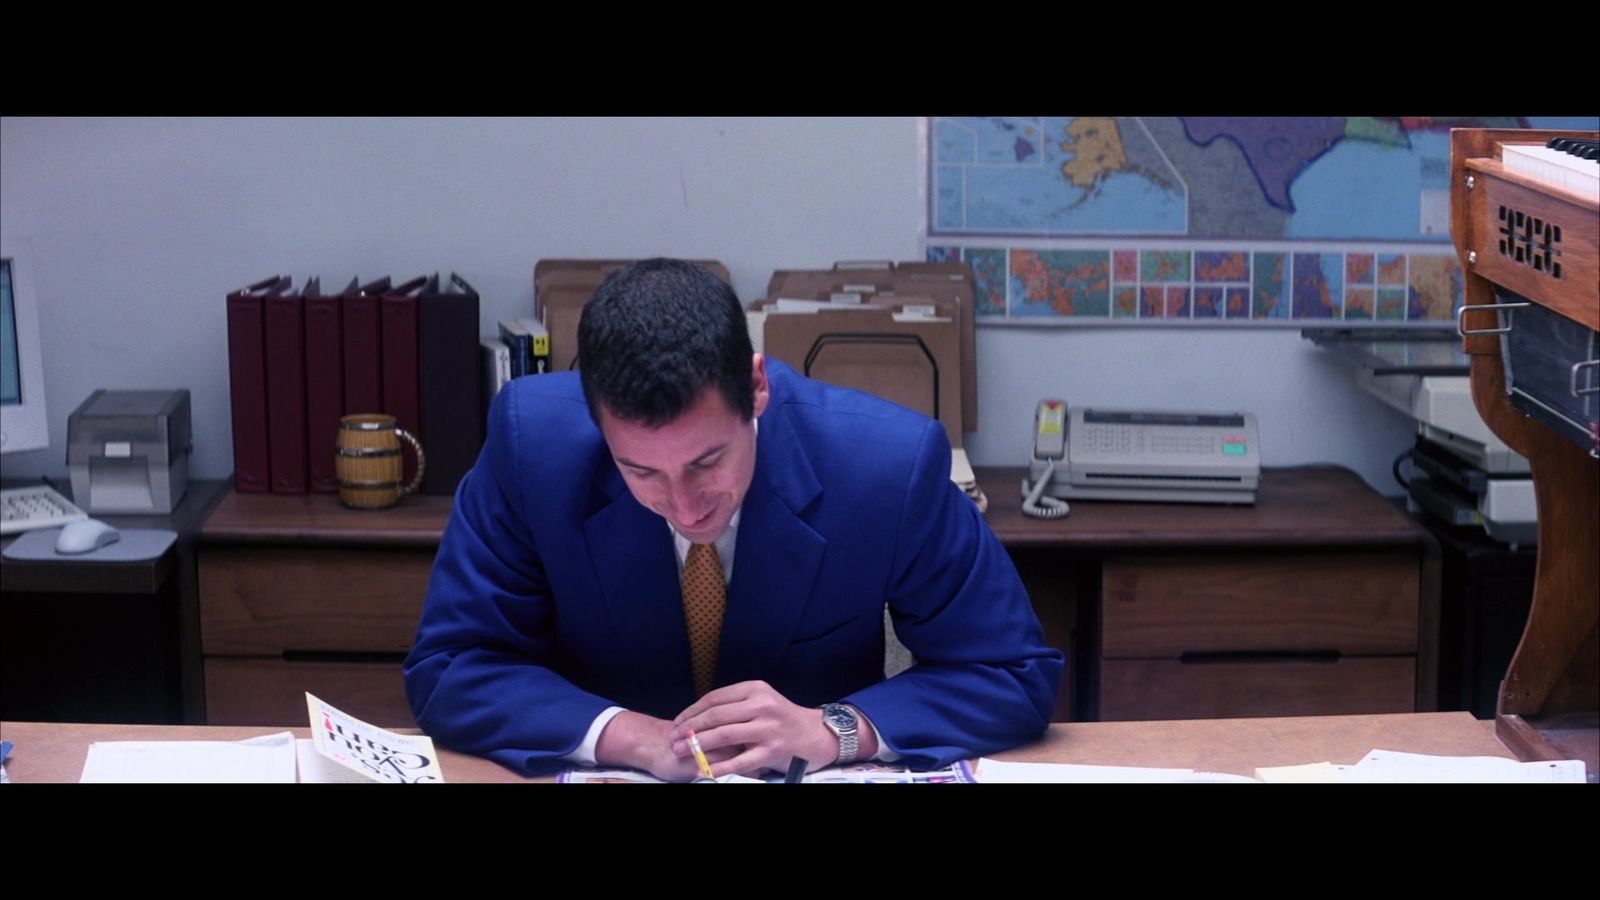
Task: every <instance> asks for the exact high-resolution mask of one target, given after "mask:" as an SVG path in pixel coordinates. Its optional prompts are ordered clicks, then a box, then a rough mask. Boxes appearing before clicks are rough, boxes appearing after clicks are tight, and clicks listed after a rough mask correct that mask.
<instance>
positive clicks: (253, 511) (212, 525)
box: [200, 494, 450, 726]
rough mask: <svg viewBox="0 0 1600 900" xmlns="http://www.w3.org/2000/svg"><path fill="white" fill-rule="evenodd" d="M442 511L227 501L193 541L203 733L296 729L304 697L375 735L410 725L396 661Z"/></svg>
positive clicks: (412, 501)
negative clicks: (374, 727) (211, 729)
mask: <svg viewBox="0 0 1600 900" xmlns="http://www.w3.org/2000/svg"><path fill="white" fill-rule="evenodd" d="M449 504H450V498H448V497H408V498H406V500H404V501H402V503H401V505H400V506H399V507H396V508H394V509H390V510H383V511H357V510H348V509H345V508H343V507H341V506H339V504H338V501H337V500H336V499H335V498H334V497H333V496H331V495H325V494H324V495H307V496H289V497H285V496H271V495H261V494H257V495H249V494H233V495H230V496H229V497H228V498H227V499H225V500H224V501H223V502H222V504H220V505H219V506H218V508H217V510H216V511H215V513H213V515H212V516H211V518H210V520H208V521H207V523H206V526H205V529H204V530H203V531H202V533H201V549H200V624H201V640H202V649H203V653H204V658H205V685H206V689H205V694H206V718H207V721H208V722H209V723H210V724H213V725H270V724H282V723H284V722H296V721H300V720H301V719H303V718H304V717H305V715H306V711H305V692H306V691H310V692H311V693H314V694H316V695H317V696H319V697H321V698H323V699H324V700H327V701H328V702H329V703H332V704H334V705H335V706H338V707H340V708H341V709H344V710H346V711H347V712H349V713H351V714H352V715H355V716H357V717H359V718H362V719H366V720H367V721H370V722H373V723H374V724H378V725H386V726H412V725H414V724H415V723H414V721H413V720H412V717H411V710H410V707H409V706H408V705H407V703H406V699H405V688H404V685H403V684H402V683H401V679H400V661H401V659H403V658H404V656H405V654H406V651H407V650H409V649H410V648H411V642H412V640H413V639H414V638H415V636H416V631H417V620H418V618H419V617H420V616H421V614H422V601H423V598H424V596H425V595H426V593H427V587H428V577H429V574H430V573H431V572H432V569H433V558H434V555H435V554H436V552H437V551H438V545H439V537H440V535H441V534H442V533H443V530H444V523H445V520H446V519H447V518H448V516H449V511H450V505H449Z"/></svg>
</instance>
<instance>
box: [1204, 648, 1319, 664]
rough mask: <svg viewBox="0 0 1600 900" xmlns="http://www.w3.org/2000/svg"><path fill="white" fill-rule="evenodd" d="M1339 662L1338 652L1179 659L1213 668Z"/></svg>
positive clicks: (1234, 653) (1218, 653)
mask: <svg viewBox="0 0 1600 900" xmlns="http://www.w3.org/2000/svg"><path fill="white" fill-rule="evenodd" d="M1338 661H1339V651H1337V650H1260V651H1254V650H1225V651H1219V650H1213V651H1208V652H1190V653H1185V654H1183V655H1182V656H1180V657H1178V662H1180V663H1183V664H1184V665H1186V666H1213V665H1222V664H1235V663H1246V664H1250V663H1269V664H1270V663H1286V662H1306V663H1324V664H1327V663H1336V662H1338Z"/></svg>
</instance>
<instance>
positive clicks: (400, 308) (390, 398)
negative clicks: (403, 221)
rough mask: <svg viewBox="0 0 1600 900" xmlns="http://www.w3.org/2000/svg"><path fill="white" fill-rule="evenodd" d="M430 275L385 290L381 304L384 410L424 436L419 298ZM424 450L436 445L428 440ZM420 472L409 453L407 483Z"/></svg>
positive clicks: (411, 430)
mask: <svg viewBox="0 0 1600 900" xmlns="http://www.w3.org/2000/svg"><path fill="white" fill-rule="evenodd" d="M427 283H428V280H427V279H426V278H413V279H412V280H410V281H408V282H406V283H405V284H402V285H400V286H399V287H397V288H393V289H392V290H388V291H385V292H384V294H383V299H382V306H381V310H382V312H381V319H382V322H383V327H382V331H383V357H382V358H383V406H382V410H383V412H386V413H388V414H389V415H391V416H394V419H395V424H396V425H398V426H399V427H401V428H403V429H405V430H406V431H409V432H411V433H412V434H414V435H417V436H418V438H419V439H420V438H421V436H422V401H421V381H420V380H419V375H418V368H417V298H418V297H419V296H420V295H421V294H422V291H423V288H424V287H425V286H426V285H427ZM423 450H424V451H431V450H432V448H431V447H430V446H429V445H428V444H426V443H424V444H423ZM416 474H417V463H416V460H415V459H413V458H412V457H411V455H410V454H405V475H404V476H403V478H404V480H405V482H406V483H407V484H410V483H411V479H413V478H415V477H416Z"/></svg>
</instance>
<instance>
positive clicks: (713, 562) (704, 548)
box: [683, 544, 728, 697]
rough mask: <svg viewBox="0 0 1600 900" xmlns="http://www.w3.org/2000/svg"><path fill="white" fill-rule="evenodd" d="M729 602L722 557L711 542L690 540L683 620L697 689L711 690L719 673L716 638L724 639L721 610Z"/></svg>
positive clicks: (697, 691)
mask: <svg viewBox="0 0 1600 900" xmlns="http://www.w3.org/2000/svg"><path fill="white" fill-rule="evenodd" d="M727 605H728V586H727V585H726V584H725V583H724V582H723V580H722V560H721V559H718V558H717V548H716V547H714V546H712V545H711V544H691V545H689V554H688V556H686V557H685V558H684V560H683V621H684V624H685V625H686V626H688V630H689V662H690V665H691V667H692V669H693V671H694V693H695V696H696V697H699V696H701V695H703V694H705V692H707V691H709V690H711V681H712V679H713V678H715V677H716V674H717V642H718V641H720V640H721V639H722V613H723V610H724V609H726V608H727Z"/></svg>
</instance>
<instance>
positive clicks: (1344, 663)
mask: <svg viewBox="0 0 1600 900" xmlns="http://www.w3.org/2000/svg"><path fill="white" fill-rule="evenodd" d="M1415 702H1416V663H1415V660H1414V659H1413V658H1411V657H1404V656H1400V657H1357V658H1350V657H1345V658H1342V659H1339V660H1338V661H1330V662H1300V661H1292V660H1289V661H1262V662H1205V663H1199V664H1185V663H1183V662H1180V661H1178V660H1175V659H1159V660H1107V661H1105V662H1104V663H1102V664H1101V668H1100V718H1101V719H1103V720H1107V721H1109V720H1117V719H1124V720H1126V719H1141V720H1157V719H1212V718H1242V717H1250V716H1327V715H1355V714H1360V713H1399V712H1413V711H1415V708H1416V707H1415Z"/></svg>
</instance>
